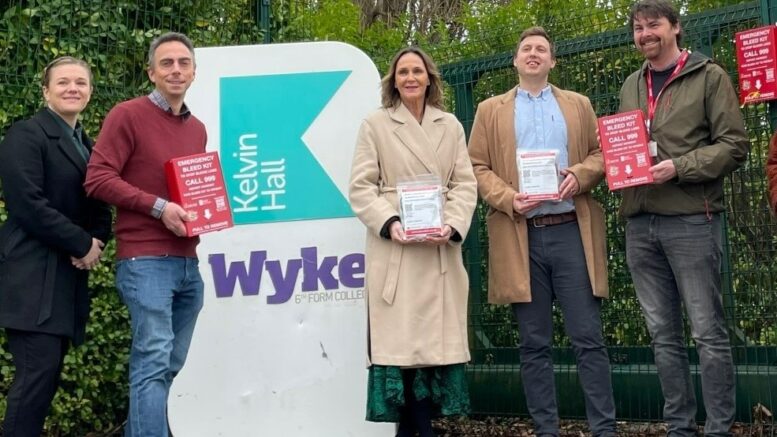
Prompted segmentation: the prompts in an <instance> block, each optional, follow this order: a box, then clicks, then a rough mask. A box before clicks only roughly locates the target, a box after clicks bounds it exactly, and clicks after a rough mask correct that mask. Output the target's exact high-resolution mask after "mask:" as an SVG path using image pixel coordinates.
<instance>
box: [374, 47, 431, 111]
mask: <svg viewBox="0 0 777 437" xmlns="http://www.w3.org/2000/svg"><path fill="white" fill-rule="evenodd" d="M408 53H414V54H416V55H418V56H419V57H420V58H421V60H422V61H424V67H426V74H427V75H428V76H429V86H428V87H427V88H426V98H425V103H426V104H427V105H429V106H434V107H435V108H438V109H445V102H444V96H443V93H442V77H441V76H440V70H438V69H437V65H435V63H434V61H433V60H432V58H431V57H429V55H427V54H426V52H424V51H423V50H421V49H419V48H418V47H413V46H411V47H405V48H404V49H402V50H400V51H399V52H397V54H396V55H394V59H392V60H391V67H389V71H388V73H386V75H385V76H383V79H382V80H381V82H380V88H381V93H380V94H381V103H382V104H383V107H384V108H393V107H395V106H397V105H399V91H398V90H397V88H396V81H395V80H394V76H395V75H396V73H397V63H398V62H399V58H401V57H402V56H404V55H406V54H408Z"/></svg>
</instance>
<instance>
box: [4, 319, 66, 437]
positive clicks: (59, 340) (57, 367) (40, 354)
mask: <svg viewBox="0 0 777 437" xmlns="http://www.w3.org/2000/svg"><path fill="white" fill-rule="evenodd" d="M6 333H7V334H8V350H9V351H10V352H11V355H12V356H13V364H14V367H15V368H16V373H15V374H14V379H13V382H12V383H11V388H10V389H9V390H8V397H7V400H8V407H7V409H6V410H5V418H4V420H3V432H4V434H3V435H4V436H5V437H39V436H40V435H41V432H42V431H43V423H44V422H45V421H46V415H47V414H48V412H49V407H50V406H51V400H52V399H54V394H55V393H56V392H57V386H58V385H59V376H60V373H61V372H62V363H63V360H64V358H65V354H66V353H67V349H68V345H69V340H68V339H67V338H66V337H61V336H59V335H51V334H42V333H39V332H29V331H17V330H15V329H6Z"/></svg>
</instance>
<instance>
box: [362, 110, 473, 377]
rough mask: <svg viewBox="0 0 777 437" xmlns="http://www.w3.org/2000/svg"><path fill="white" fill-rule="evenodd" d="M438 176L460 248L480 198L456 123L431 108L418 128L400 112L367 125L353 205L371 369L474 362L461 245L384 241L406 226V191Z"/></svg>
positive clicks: (379, 114) (374, 117) (382, 114)
mask: <svg viewBox="0 0 777 437" xmlns="http://www.w3.org/2000/svg"><path fill="white" fill-rule="evenodd" d="M424 174H434V175H436V176H439V177H440V179H441V182H442V186H443V191H444V192H445V194H444V196H443V198H444V207H443V213H444V222H445V223H446V224H448V225H450V226H451V227H452V228H453V229H455V230H456V231H458V233H459V234H460V235H461V237H462V239H463V238H464V237H466V235H467V231H469V226H470V222H471V220H472V214H473V212H474V209H475V203H476V201H477V188H476V181H475V176H474V174H473V173H472V166H471V164H470V161H469V157H468V155H467V148H466V142H465V140H464V129H463V128H462V126H461V123H459V121H458V120H456V118H455V117H454V116H453V115H452V114H448V113H446V112H443V111H441V110H439V109H436V108H433V107H430V106H427V107H426V109H425V112H424V118H423V120H422V122H421V124H419V123H418V122H417V121H416V119H415V118H414V117H413V115H412V114H411V113H410V111H409V110H408V109H407V108H406V107H405V106H404V105H402V104H400V105H399V106H398V107H397V108H396V109H394V108H392V109H381V110H378V111H376V112H374V113H372V114H371V115H370V116H368V117H367V118H366V119H365V120H364V122H363V123H362V126H361V129H360V131H359V137H358V140H357V142H356V151H355V153H354V158H353V168H352V171H351V183H350V190H349V198H350V201H351V207H352V208H353V210H354V212H355V213H356V215H357V216H358V217H359V219H360V220H361V221H362V222H363V223H364V225H365V226H366V227H367V248H366V251H365V255H366V264H367V265H366V267H367V270H366V287H367V293H366V294H367V310H368V314H369V333H368V335H369V359H370V361H371V362H372V363H373V364H380V365H392V366H431V365H444V364H455V363H464V362H467V361H469V359H470V355H469V347H468V343H467V295H468V288H469V283H468V279H467V272H466V271H465V270H464V264H463V261H462V256H461V243H460V242H454V241H452V240H451V241H449V242H448V243H447V244H446V245H443V246H439V247H437V246H427V245H422V244H417V243H416V244H408V245H400V244H397V243H394V242H392V241H391V240H390V239H385V238H381V236H380V231H381V228H382V227H383V226H384V224H385V223H386V221H387V220H389V219H390V218H391V217H393V216H399V207H398V199H397V194H396V186H397V182H398V181H403V180H404V179H405V178H412V177H415V176H418V175H424Z"/></svg>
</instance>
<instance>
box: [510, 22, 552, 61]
mask: <svg viewBox="0 0 777 437" xmlns="http://www.w3.org/2000/svg"><path fill="white" fill-rule="evenodd" d="M530 36H541V37H543V38H545V39H546V40H547V41H548V45H549V46H550V58H551V59H556V45H555V44H553V40H552V39H550V35H548V32H547V31H546V30H545V28H544V27H542V26H534V27H530V28H528V29H526V30H524V31H523V32H521V36H520V37H519V38H518V44H516V45H515V54H514V55H518V47H520V46H521V43H522V42H523V40H525V39H526V38H528V37H530Z"/></svg>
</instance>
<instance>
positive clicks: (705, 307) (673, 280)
mask: <svg viewBox="0 0 777 437" xmlns="http://www.w3.org/2000/svg"><path fill="white" fill-rule="evenodd" d="M721 238H722V232H721V223H720V216H719V215H718V214H715V215H712V216H710V217H707V215H706V214H694V215H681V216H660V215H653V214H643V215H639V216H636V217H631V218H629V219H628V221H627V224H626V258H627V262H628V265H629V270H630V271H631V277H632V279H633V281H634V288H635V289H636V291H637V298H639V303H640V305H641V306H642V313H643V315H644V316H645V321H646V322H647V327H648V331H649V332H650V336H651V338H652V343H651V344H652V347H653V354H654V355H655V360H656V368H657V369H658V377H659V379H660V381H661V390H662V391H663V394H664V420H666V422H667V424H668V434H669V435H670V436H692V435H696V420H695V416H696V397H695V395H694V389H693V383H692V381H691V373H690V367H689V363H688V351H687V348H686V343H685V338H684V335H683V319H682V308H683V306H684V307H685V311H686V313H687V315H688V320H689V322H690V327H691V336H692V337H693V340H694V342H695V343H696V349H697V351H698V353H699V365H700V371H701V385H702V396H703V397H704V405H705V407H706V410H707V421H706V423H705V425H704V434H705V435H707V436H730V435H731V432H730V429H731V425H732V424H733V422H734V413H735V392H734V364H733V360H732V358H731V346H730V344H729V339H728V330H727V328H726V321H725V317H724V314H723V302H722V296H721V293H720V266H721V260H720V258H721Z"/></svg>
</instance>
